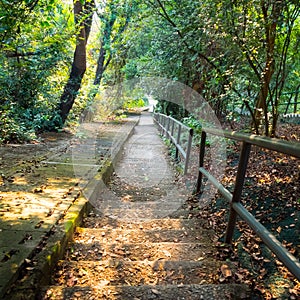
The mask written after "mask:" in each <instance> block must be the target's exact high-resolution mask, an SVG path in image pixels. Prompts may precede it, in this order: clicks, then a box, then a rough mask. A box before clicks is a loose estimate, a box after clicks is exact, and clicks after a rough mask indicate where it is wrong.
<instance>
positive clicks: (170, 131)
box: [153, 112, 194, 175]
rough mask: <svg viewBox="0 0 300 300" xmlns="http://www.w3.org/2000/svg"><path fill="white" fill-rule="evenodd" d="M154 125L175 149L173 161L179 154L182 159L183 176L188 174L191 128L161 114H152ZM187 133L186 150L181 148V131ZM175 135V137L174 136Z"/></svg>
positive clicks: (191, 138) (192, 132)
mask: <svg viewBox="0 0 300 300" xmlns="http://www.w3.org/2000/svg"><path fill="white" fill-rule="evenodd" d="M153 118H154V121H155V123H156V124H157V125H158V126H159V128H160V131H161V132H162V134H163V135H164V136H166V137H167V138H168V139H169V140H170V141H171V142H172V143H173V144H174V145H175V147H176V152H175V159H176V160H178V159H179V153H180V154H181V156H182V157H183V158H184V174H185V175H186V174H187V172H188V166H189V161H190V154H191V148H192V141H193V134H194V131H193V129H192V128H190V127H188V126H186V125H185V124H183V123H182V122H180V121H178V120H176V119H174V118H173V117H171V116H167V115H164V114H161V113H155V112H154V113H153ZM183 130H186V131H187V132H188V141H187V147H186V150H185V149H184V147H183V146H182V131H183ZM175 134H176V135H175Z"/></svg>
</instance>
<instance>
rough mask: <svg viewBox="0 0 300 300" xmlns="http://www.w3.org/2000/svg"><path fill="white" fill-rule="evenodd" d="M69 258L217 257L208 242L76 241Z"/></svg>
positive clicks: (202, 258) (172, 258)
mask: <svg viewBox="0 0 300 300" xmlns="http://www.w3.org/2000/svg"><path fill="white" fill-rule="evenodd" d="M67 253H68V254H67V259H69V260H75V261H79V260H94V261H100V260H107V259H124V260H126V261H138V260H144V259H147V260H149V261H154V260H159V259H168V260H172V261H173V260H191V261H192V260H193V261H202V260H204V259H207V258H209V257H215V256H216V253H215V249H214V248H213V247H212V245H211V244H207V243H168V242H166V243H150V242H145V243H139V244H132V243H128V244H118V243H103V244H99V243H98V242H93V241H92V242H91V243H88V244H86V243H81V242H77V241H75V242H74V243H73V244H72V246H70V247H69V248H68V250H67Z"/></svg>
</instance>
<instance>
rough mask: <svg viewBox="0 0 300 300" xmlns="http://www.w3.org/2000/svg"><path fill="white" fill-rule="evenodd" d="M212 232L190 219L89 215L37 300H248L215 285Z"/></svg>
mask: <svg viewBox="0 0 300 300" xmlns="http://www.w3.org/2000/svg"><path fill="white" fill-rule="evenodd" d="M212 234H213V233H212V232H210V231H207V230H204V229H202V228H201V224H200V223H199V221H197V220H192V219H180V218H177V219H173V218H172V219H171V218H164V219H153V220H148V221H146V222H142V223H140V224H138V223H137V222H136V221H135V222H133V223H130V222H128V221H120V220H116V219H111V218H109V217H103V216H102V217H101V216H98V215H96V214H92V215H91V216H89V217H87V218H86V219H85V221H84V224H83V227H80V228H78V229H77V231H76V233H75V236H74V241H73V243H72V244H71V245H70V246H69V247H68V250H67V253H66V256H65V258H64V260H62V261H60V262H59V264H58V266H57V269H56V271H55V274H54V275H53V277H52V285H51V286H49V287H45V288H44V289H43V292H42V294H41V298H40V299H124V300H125V299H128V300H129V299H130V300H133V299H135V300H137V299H147V300H148V299H172V300H174V299H220V300H221V299H222V300H223V299H247V298H248V297H249V295H248V290H247V287H246V286H244V285H237V284H219V278H220V276H222V273H221V271H220V268H221V266H223V268H224V265H226V264H225V263H224V262H221V261H217V260H215V259H213V257H214V255H215V251H216V249H214V247H212V243H211V239H212V238H213V236H212ZM227 266H228V269H230V270H231V272H234V268H233V266H232V265H230V264H227Z"/></svg>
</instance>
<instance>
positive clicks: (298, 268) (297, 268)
mask: <svg viewBox="0 0 300 300" xmlns="http://www.w3.org/2000/svg"><path fill="white" fill-rule="evenodd" d="M207 133H209V134H212V135H216V136H221V137H225V138H228V139H232V140H236V141H239V142H241V143H242V149H241V154H240V159H239V165H238V170H237V174H236V181H235V187H234V191H233V194H231V193H230V192H229V191H228V190H227V189H226V188H225V187H224V186H223V185H222V184H221V183H220V182H219V181H218V180H217V179H216V178H215V177H214V176H212V175H211V174H210V173H209V172H208V171H207V170H205V168H204V157H205V144H206V137H207ZM252 145H256V146H258V147H260V148H265V149H269V150H272V151H276V152H280V153H284V154H287V155H290V156H294V157H296V158H300V143H296V142H287V141H284V140H279V139H274V138H267V137H261V136H257V135H250V134H244V133H237V132H233V131H223V130H219V129H214V128H202V135H201V144H200V157H199V174H198V180H197V192H198V193H199V192H200V191H201V185H202V179H203V176H205V177H207V179H208V180H209V181H210V182H211V183H212V184H213V185H214V186H215V187H216V188H217V189H218V191H219V192H220V193H221V194H222V195H223V197H224V198H225V199H226V200H228V201H229V203H230V215H229V221H228V224H227V230H226V236H225V242H226V243H231V241H232V237H233V232H234V228H235V223H236V219H237V216H239V217H240V218H242V219H243V220H244V221H246V223H247V224H248V225H249V226H250V227H251V228H252V229H253V230H254V232H255V233H256V234H257V235H258V236H259V237H260V238H261V239H262V241H263V242H264V243H265V244H266V245H267V246H268V247H269V249H271V251H272V252H273V253H274V254H275V255H276V256H277V257H278V258H279V259H280V260H281V261H282V263H283V264H284V265H285V266H286V267H287V268H288V270H289V271H290V272H291V273H292V274H294V275H295V277H296V278H297V279H298V280H300V263H299V261H298V260H297V258H296V257H294V256H293V255H292V254H291V253H290V252H288V250H287V249H286V248H285V247H283V245H282V244H281V243H280V242H279V241H278V240H277V239H276V237H275V236H274V235H273V234H272V233H271V232H269V231H268V230H267V229H266V228H265V227H264V226H263V225H262V224H261V223H260V222H259V221H258V220H257V219H256V218H255V217H254V216H253V215H252V214H251V213H250V212H249V211H248V210H247V209H246V208H245V207H244V206H243V205H242V204H241V194H242V190H243V185H244V180H245V173H246V170H247V166H248V160H249V155H250V150H251V146H252Z"/></svg>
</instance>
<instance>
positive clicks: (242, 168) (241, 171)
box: [225, 142, 251, 244]
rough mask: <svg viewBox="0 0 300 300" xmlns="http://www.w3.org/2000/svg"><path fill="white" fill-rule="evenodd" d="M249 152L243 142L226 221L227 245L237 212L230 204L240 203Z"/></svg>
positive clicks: (231, 234) (247, 146) (248, 145)
mask: <svg viewBox="0 0 300 300" xmlns="http://www.w3.org/2000/svg"><path fill="white" fill-rule="evenodd" d="M250 150H251V144H249V143H246V142H243V145H242V150H241V154H240V160H239V166H238V170H237V174H236V180H235V186H234V191H233V195H232V202H231V207H230V213H229V221H228V225H227V230H226V235H225V243H227V244H230V243H231V241H232V237H233V232H234V228H235V223H236V218H237V212H236V211H235V210H234V209H233V207H232V203H237V202H240V201H241V195H242V190H243V186H244V181H245V175H246V170H247V165H248V159H249V154H250Z"/></svg>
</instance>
